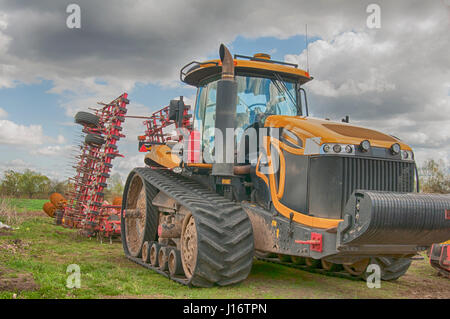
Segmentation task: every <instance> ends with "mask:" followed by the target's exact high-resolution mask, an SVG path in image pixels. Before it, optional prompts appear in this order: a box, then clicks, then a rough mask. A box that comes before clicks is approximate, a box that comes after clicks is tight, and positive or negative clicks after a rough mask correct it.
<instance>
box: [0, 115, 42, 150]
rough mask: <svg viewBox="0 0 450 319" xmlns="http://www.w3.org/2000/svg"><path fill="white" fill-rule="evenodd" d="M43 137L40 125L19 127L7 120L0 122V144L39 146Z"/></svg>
mask: <svg viewBox="0 0 450 319" xmlns="http://www.w3.org/2000/svg"><path fill="white" fill-rule="evenodd" d="M43 140H44V135H43V133H42V126H41V125H29V126H26V125H20V124H16V123H14V122H12V121H8V120H0V144H9V145H17V146H27V145H40V144H42V143H43Z"/></svg>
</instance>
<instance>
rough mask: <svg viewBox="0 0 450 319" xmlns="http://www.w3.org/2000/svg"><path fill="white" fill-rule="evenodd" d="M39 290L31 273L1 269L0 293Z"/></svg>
mask: <svg viewBox="0 0 450 319" xmlns="http://www.w3.org/2000/svg"><path fill="white" fill-rule="evenodd" d="M37 289H39V285H38V284H36V282H35V281H34V278H33V275H32V274H30V273H15V272H14V271H13V270H11V269H7V268H2V267H0V291H17V292H18V291H33V290H37Z"/></svg>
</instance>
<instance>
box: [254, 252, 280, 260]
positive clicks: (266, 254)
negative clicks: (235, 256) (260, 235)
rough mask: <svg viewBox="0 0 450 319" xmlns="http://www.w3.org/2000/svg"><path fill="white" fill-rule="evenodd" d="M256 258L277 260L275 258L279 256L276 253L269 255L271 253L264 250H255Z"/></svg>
mask: <svg viewBox="0 0 450 319" xmlns="http://www.w3.org/2000/svg"><path fill="white" fill-rule="evenodd" d="M255 257H256V258H275V257H277V255H276V254H274V253H269V252H266V251H262V250H255Z"/></svg>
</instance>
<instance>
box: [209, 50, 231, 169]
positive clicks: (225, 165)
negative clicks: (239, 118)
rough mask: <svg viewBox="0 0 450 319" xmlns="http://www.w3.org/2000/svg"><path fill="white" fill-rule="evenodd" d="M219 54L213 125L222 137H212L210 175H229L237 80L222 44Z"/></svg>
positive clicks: (228, 55) (229, 55) (228, 53)
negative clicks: (212, 156)
mask: <svg viewBox="0 0 450 319" xmlns="http://www.w3.org/2000/svg"><path fill="white" fill-rule="evenodd" d="M219 55H220V60H221V61H222V78H221V79H220V80H219V81H218V83H217V97H216V120H215V127H216V130H218V131H219V132H221V133H222V136H223V139H222V140H221V139H220V138H217V136H215V138H214V149H215V151H214V154H215V163H214V164H213V167H212V175H217V176H231V175H233V167H234V161H235V140H234V139H235V138H234V130H235V128H236V103H237V82H236V80H235V78H234V61H233V57H232V56H231V53H230V51H228V49H227V48H226V47H225V46H224V45H223V44H222V45H221V46H220V50H219ZM216 132H217V131H216ZM216 135H217V134H216Z"/></svg>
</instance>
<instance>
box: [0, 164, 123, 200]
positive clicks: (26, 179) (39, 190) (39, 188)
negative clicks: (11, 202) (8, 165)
mask: <svg viewBox="0 0 450 319" xmlns="http://www.w3.org/2000/svg"><path fill="white" fill-rule="evenodd" d="M108 184H109V186H108V189H107V190H106V191H105V197H106V199H111V198H112V197H113V196H122V192H123V183H122V179H121V177H120V175H118V174H114V175H112V176H111V178H110V179H109V181H108ZM69 187H70V185H69V183H68V181H59V180H56V179H51V178H49V177H47V176H45V175H43V174H40V173H38V172H34V171H32V170H29V169H27V170H25V171H24V172H22V173H21V172H17V171H15V170H12V169H10V170H6V171H4V172H3V178H2V179H1V180H0V196H1V197H14V198H41V199H47V198H48V197H49V195H50V194H52V193H60V194H63V195H64V194H66V193H67V191H68V189H69Z"/></svg>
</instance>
